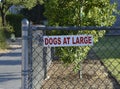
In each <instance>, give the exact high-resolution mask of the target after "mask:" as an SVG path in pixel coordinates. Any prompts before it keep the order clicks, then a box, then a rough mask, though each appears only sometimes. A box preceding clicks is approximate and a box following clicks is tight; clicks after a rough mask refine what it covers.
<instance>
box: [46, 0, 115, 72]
mask: <svg viewBox="0 0 120 89" xmlns="http://www.w3.org/2000/svg"><path fill="white" fill-rule="evenodd" d="M115 9H116V4H115V3H114V4H110V0H99V1H98V0H75V1H73V0H50V1H49V2H46V4H45V10H46V11H45V16H46V17H47V18H48V21H49V25H52V26H111V25H112V24H113V23H114V22H115V16H114V15H113V11H115ZM51 33H52V34H59V35H65V34H67V35H68V34H73V35H75V34H91V35H93V37H94V43H96V42H98V39H99V38H100V37H102V36H103V35H104V34H105V31H96V30H92V31H89V30H86V31H82V30H79V31H76V32H75V31H69V32H68V31H53V32H51ZM90 48H91V47H90V46H84V47H60V48H56V50H57V55H59V56H60V58H61V60H62V61H63V62H64V63H65V64H69V63H73V64H74V65H75V69H76V70H79V67H80V65H79V63H80V62H81V61H82V60H84V59H85V57H86V56H87V53H88V51H89V50H90Z"/></svg>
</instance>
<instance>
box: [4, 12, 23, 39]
mask: <svg viewBox="0 0 120 89" xmlns="http://www.w3.org/2000/svg"><path fill="white" fill-rule="evenodd" d="M23 18H24V16H23V15H21V14H8V15H7V16H6V20H7V22H8V23H9V24H10V25H11V26H12V27H13V29H14V32H13V33H14V34H15V36H17V37H20V36H21V21H22V19H23Z"/></svg>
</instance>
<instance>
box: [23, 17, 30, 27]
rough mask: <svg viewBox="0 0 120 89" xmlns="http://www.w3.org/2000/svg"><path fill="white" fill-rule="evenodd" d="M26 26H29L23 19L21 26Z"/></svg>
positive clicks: (26, 20)
mask: <svg viewBox="0 0 120 89" xmlns="http://www.w3.org/2000/svg"><path fill="white" fill-rule="evenodd" d="M28 25H29V21H28V19H26V18H24V19H23V20H22V26H28Z"/></svg>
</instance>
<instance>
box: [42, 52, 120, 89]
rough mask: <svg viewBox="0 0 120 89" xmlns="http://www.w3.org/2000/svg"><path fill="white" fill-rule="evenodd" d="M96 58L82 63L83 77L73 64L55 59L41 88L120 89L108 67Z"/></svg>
mask: <svg viewBox="0 0 120 89" xmlns="http://www.w3.org/2000/svg"><path fill="white" fill-rule="evenodd" d="M90 56H91V57H93V56H94V57H93V58H94V59H92V58H91V59H89V57H88V59H86V60H85V61H84V62H83V65H82V79H81V78H79V74H78V73H75V72H74V71H73V66H72V65H69V66H67V67H66V66H64V65H63V63H62V62H60V61H54V62H53V63H52V65H51V66H50V69H49V71H48V74H47V76H48V79H46V80H45V81H44V82H43V85H42V87H41V89H120V85H119V84H118V83H117V82H116V81H115V79H113V78H112V77H111V75H110V74H109V73H108V71H107V70H106V68H105V67H104V66H103V65H102V64H101V62H100V60H98V59H96V58H97V57H96V56H95V55H93V53H92V54H90Z"/></svg>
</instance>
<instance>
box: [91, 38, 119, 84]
mask: <svg viewBox="0 0 120 89" xmlns="http://www.w3.org/2000/svg"><path fill="white" fill-rule="evenodd" d="M93 50H94V51H95V53H96V54H97V56H98V57H99V58H100V59H101V60H102V61H103V63H104V65H105V66H106V67H107V68H108V70H109V71H110V72H111V73H112V75H113V76H114V77H115V78H116V79H117V80H118V82H119V83H120V36H105V37H103V38H101V39H100V41H99V42H98V43H96V44H94V47H93Z"/></svg>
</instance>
